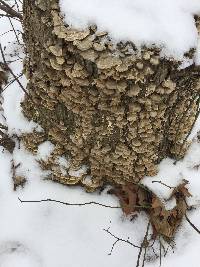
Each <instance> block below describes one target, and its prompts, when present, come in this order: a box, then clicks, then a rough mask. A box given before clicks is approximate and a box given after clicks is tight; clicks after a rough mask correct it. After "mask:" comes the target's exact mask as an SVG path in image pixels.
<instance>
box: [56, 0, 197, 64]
mask: <svg viewBox="0 0 200 267" xmlns="http://www.w3.org/2000/svg"><path fill="white" fill-rule="evenodd" d="M60 7H61V11H62V13H63V14H64V17H65V22H66V23H67V24H68V25H69V26H71V27H74V28H78V29H84V28H86V27H88V25H91V24H96V25H97V26H98V30H103V31H108V33H109V35H110V37H111V38H112V40H113V41H114V42H117V41H127V40H129V41H133V42H134V43H135V44H136V45H137V46H141V45H144V44H145V45H147V46H151V45H153V44H155V45H156V46H159V47H162V52H163V54H164V55H165V56H173V57H174V58H177V59H182V58H183V55H184V53H185V52H187V51H188V50H189V49H191V48H196V47H197V40H198V32H197V29H196V25H195V20H194V14H200V1H199V0H60Z"/></svg>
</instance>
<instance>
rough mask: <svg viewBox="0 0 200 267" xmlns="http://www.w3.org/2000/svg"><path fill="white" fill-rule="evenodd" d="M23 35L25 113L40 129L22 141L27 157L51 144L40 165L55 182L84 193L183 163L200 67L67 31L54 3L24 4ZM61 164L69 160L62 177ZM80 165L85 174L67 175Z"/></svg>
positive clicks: (94, 34)
mask: <svg viewBox="0 0 200 267" xmlns="http://www.w3.org/2000/svg"><path fill="white" fill-rule="evenodd" d="M196 21H197V23H198V21H199V19H198V18H196ZM23 27H24V42H25V45H26V53H27V55H26V59H25V73H26V76H27V78H28V86H27V90H28V93H29V95H28V96H25V100H24V102H23V103H22V107H23V112H24V114H25V116H26V117H27V118H28V119H30V120H33V121H35V122H37V123H39V124H40V125H41V126H42V128H43V129H44V132H42V133H37V132H35V133H33V134H32V135H30V134H29V135H24V137H23V139H24V142H25V144H26V146H27V147H28V148H29V149H32V150H36V149H37V145H38V144H39V143H41V142H43V141H44V140H50V141H51V142H52V143H53V144H55V146H56V149H55V152H54V154H53V155H52V156H51V158H50V159H49V160H48V161H46V162H44V161H43V162H41V164H42V165H43V167H44V168H45V169H51V170H52V175H51V179H52V180H56V181H58V182H61V183H63V184H82V185H83V186H86V188H87V189H88V190H95V189H96V188H98V187H100V186H101V185H102V184H103V183H104V182H106V183H117V184H124V183H126V182H130V183H137V182H139V181H140V180H141V179H142V178H143V177H144V176H154V175H156V173H157V164H158V163H159V162H160V161H161V160H162V159H163V158H165V157H172V158H175V159H179V158H181V157H183V156H184V153H185V151H186V149H187V141H186V140H187V137H188V135H189V133H190V131H191V128H192V126H193V124H194V122H195V119H196V114H197V111H198V105H199V93H200V78H199V77H200V76H199V75H200V68H199V67H197V66H195V65H190V66H189V67H187V68H185V69H181V67H180V66H181V62H178V61H176V60H174V59H169V58H162V57H160V49H159V48H157V47H156V46H153V47H151V48H148V47H142V48H141V50H140V51H139V50H138V49H137V48H136V47H135V45H134V44H133V43H132V42H119V43H118V44H117V45H116V46H115V45H113V43H112V41H111V40H110V38H109V34H108V33H106V32H100V31H99V30H98V27H97V26H96V25H91V26H90V27H88V29H86V30H82V31H81V30H77V29H73V28H71V27H69V26H68V25H66V24H65V23H64V21H63V18H62V15H61V13H60V9H59V5H58V1H57V0H49V1H46V0H36V1H32V0H24V21H23ZM194 52H195V51H194V50H191V51H188V53H187V54H186V55H185V56H186V57H188V58H192V57H194ZM33 146H34V149H33ZM58 156H65V157H67V158H69V159H70V167H69V169H68V172H67V173H66V174H63V173H62V171H61V170H60V169H59V167H58V164H57V163H56V157H58ZM83 165H84V166H87V170H86V171H85V172H83V174H81V175H80V176H79V177H77V176H76V175H73V174H71V175H70V171H71V173H72V170H74V171H76V170H79V169H80V168H81V166H83ZM88 175H89V176H90V180H89V181H88V179H87V178H86V177H88Z"/></svg>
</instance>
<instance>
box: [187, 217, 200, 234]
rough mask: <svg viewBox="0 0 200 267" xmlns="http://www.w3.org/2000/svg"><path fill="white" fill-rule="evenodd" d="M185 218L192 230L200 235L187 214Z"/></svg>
mask: <svg viewBox="0 0 200 267" xmlns="http://www.w3.org/2000/svg"><path fill="white" fill-rule="evenodd" d="M185 218H186V221H187V222H188V223H189V224H190V225H191V226H192V228H193V229H194V230H195V231H196V232H197V233H198V234H200V230H199V229H198V228H197V227H196V226H195V225H194V224H193V223H192V222H191V221H190V219H189V218H188V216H187V214H185Z"/></svg>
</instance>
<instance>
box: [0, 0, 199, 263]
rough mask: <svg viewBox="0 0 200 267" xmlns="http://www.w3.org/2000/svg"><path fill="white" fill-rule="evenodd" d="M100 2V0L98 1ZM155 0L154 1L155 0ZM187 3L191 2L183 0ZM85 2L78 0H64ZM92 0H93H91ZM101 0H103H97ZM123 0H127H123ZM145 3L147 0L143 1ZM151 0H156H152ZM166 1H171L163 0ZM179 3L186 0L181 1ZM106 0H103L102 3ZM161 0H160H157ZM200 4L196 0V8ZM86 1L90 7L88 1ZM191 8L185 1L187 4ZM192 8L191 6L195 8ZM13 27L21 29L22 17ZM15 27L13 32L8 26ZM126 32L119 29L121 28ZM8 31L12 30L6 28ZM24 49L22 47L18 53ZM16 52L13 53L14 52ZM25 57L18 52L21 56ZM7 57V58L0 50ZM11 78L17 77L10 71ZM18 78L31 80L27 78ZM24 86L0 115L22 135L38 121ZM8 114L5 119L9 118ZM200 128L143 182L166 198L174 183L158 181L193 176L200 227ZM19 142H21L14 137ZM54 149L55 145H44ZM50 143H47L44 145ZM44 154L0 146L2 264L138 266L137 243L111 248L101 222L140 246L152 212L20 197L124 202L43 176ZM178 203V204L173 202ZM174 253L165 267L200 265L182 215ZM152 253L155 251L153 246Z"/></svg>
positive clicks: (9, 39)
mask: <svg viewBox="0 0 200 267" xmlns="http://www.w3.org/2000/svg"><path fill="white" fill-rule="evenodd" d="M93 1H94V0H93ZM154 1H155V0H154ZM182 1H183V3H186V4H187V3H189V2H188V1H184V0H182ZM66 2H70V3H73V2H74V3H80V0H79V1H78V0H76V1H66ZM87 2H88V3H90V1H87ZM94 2H95V3H98V1H94ZM117 2H120V3H122V2H121V1H117ZM126 2H128V1H126ZM143 2H144V1H143ZM149 2H150V1H149ZM164 2H165V3H166V1H164ZM176 2H177V3H179V4H180V1H178V0H176ZM103 3H104V2H103ZM155 3H158V1H155ZM169 3H171V1H169ZM195 3H196V7H198V3H199V2H197V1H194V7H195ZM82 7H84V6H83V5H82ZM186 7H187V6H186ZM192 12H193V11H191V10H190V12H189V13H192ZM15 26H16V27H17V28H18V29H19V30H21V28H20V25H19V23H17V22H15ZM11 29H12V28H11V25H10V23H9V20H8V19H7V18H1V19H0V42H1V44H2V46H6V47H7V48H6V50H5V52H6V54H7V55H6V58H7V59H8V60H10V59H11V57H10V55H9V54H10V53H12V54H14V51H15V50H19V46H18V45H17V44H16V38H15V35H14V34H13V32H12V31H10V30H11ZM8 31H9V32H8ZM119 31H120V30H119ZM5 32H8V33H6V34H4V33H5ZM20 56H23V55H22V52H20ZM17 58H18V57H16V56H14V57H13V59H17ZM18 59H19V58H18ZM0 61H1V57H0ZM11 67H12V70H13V71H14V72H15V74H16V75H17V74H20V73H21V71H22V62H21V60H20V59H19V60H17V61H15V62H13V63H12V64H11ZM10 79H12V77H10ZM20 81H21V82H22V83H23V84H24V85H25V84H26V80H25V78H24V77H21V78H20ZM23 96H24V93H23V91H22V90H21V88H20V87H19V86H18V84H17V82H14V83H13V84H12V85H10V86H9V87H8V88H7V89H6V90H5V91H4V92H3V98H4V102H3V109H4V114H3V113H1V114H0V122H2V123H4V124H5V123H6V125H7V126H8V129H9V134H10V135H13V134H15V133H17V134H20V133H21V132H24V131H26V132H27V131H31V129H33V128H34V127H37V125H35V124H34V123H33V122H28V121H27V120H26V119H25V118H24V117H23V115H22V113H21V109H20V101H21V100H22V99H23ZM3 116H4V117H5V118H4V117H3ZM198 130H200V120H198V122H197V124H196V125H195V128H194V131H193V133H192V136H191V137H190V138H191V139H193V144H192V146H191V147H190V149H189V151H188V153H187V155H186V156H185V158H184V160H182V161H180V162H178V163H177V164H176V165H174V164H173V161H172V160H171V159H165V160H163V161H162V163H161V164H160V172H159V174H158V175H157V176H156V177H153V178H148V177H147V178H145V179H144V183H145V184H147V185H148V186H149V187H151V186H152V189H153V190H154V191H155V192H156V193H157V194H158V195H159V196H160V197H161V198H163V199H165V198H167V197H168V196H169V194H170V192H171V191H170V190H169V189H168V188H167V187H165V186H163V185H161V184H159V183H153V184H152V181H153V180H157V181H160V180H162V182H163V183H166V184H168V185H170V186H176V185H177V184H178V183H179V182H180V181H181V180H182V179H183V178H184V179H187V180H189V182H190V184H189V185H188V187H189V189H190V192H191V193H192V194H193V197H192V198H191V199H190V203H191V204H193V205H196V206H197V210H195V211H193V212H191V213H189V214H188V216H189V218H190V219H191V221H192V222H193V223H194V224H195V225H196V226H197V227H199V228H200V212H199V209H198V205H199V204H200V168H198V167H197V166H198V165H199V164H200V143H198V142H197V138H196V134H197V132H198ZM16 142H17V141H16ZM46 145H47V146H46V149H47V151H48V153H50V151H51V148H52V146H51V145H50V144H49V145H48V144H46ZM44 147H45V146H44ZM42 154H44V151H41V150H40V151H38V155H36V156H33V155H31V154H30V153H29V152H28V151H26V150H25V149H24V147H23V145H20V146H16V148H15V150H14V152H13V154H12V155H11V154H10V153H9V152H7V151H5V150H4V149H3V148H2V147H0V267H102V266H103V267H121V266H124V267H134V266H136V261H137V256H138V252H139V251H138V249H137V248H134V247H132V246H130V245H128V244H127V243H123V242H118V243H117V244H116V246H115V248H114V250H113V252H112V255H108V254H109V252H110V250H111V248H112V245H113V243H114V242H115V241H116V239H115V238H114V237H112V236H111V235H109V234H108V233H107V232H105V231H104V230H103V229H108V228H109V227H110V228H109V231H110V232H111V233H113V234H114V235H116V236H118V237H120V238H123V239H125V240H126V239H127V238H128V237H130V241H131V242H133V243H134V244H137V245H140V243H141V241H142V240H143V238H144V234H145V231H146V227H147V222H148V220H147V218H146V217H145V215H144V214H140V215H139V216H138V218H136V219H135V220H134V221H133V222H130V221H129V220H128V219H125V218H124V217H123V215H122V212H121V210H120V209H110V208H104V207H100V206H96V205H88V206H83V207H74V206H64V205H61V204H58V203H50V202H43V203H21V202H20V201H19V200H18V197H20V199H22V200H40V199H47V198H51V199H56V200H59V201H63V202H70V203H85V202H90V201H96V202H99V203H104V204H106V205H110V206H118V205H119V204H118V202H117V199H115V198H114V197H113V196H110V195H107V194H106V193H104V192H103V193H102V194H101V195H98V194H97V193H93V194H87V193H85V192H84V191H83V189H81V188H78V187H76V188H73V187H66V186H62V185H59V184H56V183H53V182H50V181H45V180H44V179H43V178H44V176H45V173H44V172H42V171H41V169H40V168H39V166H38V163H37V159H38V158H39V157H41V156H44V155H42ZM13 162H14V163H15V165H16V166H17V165H18V164H19V163H20V166H19V167H18V168H17V170H16V172H17V174H18V175H22V176H26V178H27V183H26V184H25V187H24V188H18V189H17V191H15V192H14V191H13V180H12V164H13ZM170 204H171V205H173V203H170ZM175 241H176V248H175V250H174V253H173V251H172V250H169V253H168V254H167V256H166V257H165V258H163V260H162V266H163V267H171V266H177V267H179V266H181V267H188V266H190V267H198V266H199V249H200V236H199V235H198V234H197V233H196V232H195V231H194V229H192V228H191V227H190V226H189V224H188V223H187V222H184V223H183V225H182V226H181V228H180V229H179V232H178V233H177V236H176V240H175ZM151 253H152V254H153V252H151ZM147 266H149V267H151V266H152V267H153V266H159V260H157V261H154V262H150V263H148V264H147Z"/></svg>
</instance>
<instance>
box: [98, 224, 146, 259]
mask: <svg viewBox="0 0 200 267" xmlns="http://www.w3.org/2000/svg"><path fill="white" fill-rule="evenodd" d="M103 230H104V231H105V232H106V233H108V234H109V235H111V236H112V237H114V238H115V239H116V240H115V242H114V243H113V245H112V248H111V250H110V252H109V254H108V255H111V254H112V252H113V250H114V248H115V246H116V244H117V243H118V242H123V243H127V244H128V245H131V246H132V247H134V248H139V249H140V248H141V247H140V246H137V245H135V244H133V243H132V242H130V241H129V238H127V239H123V238H120V237H118V236H116V235H114V234H113V233H111V232H110V229H109V228H108V229H103Z"/></svg>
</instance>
